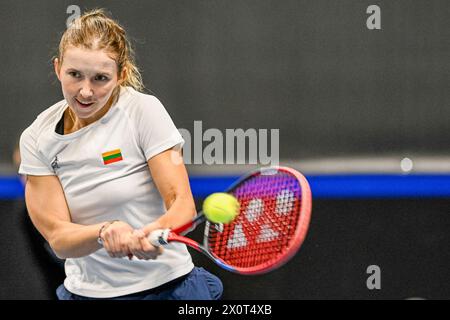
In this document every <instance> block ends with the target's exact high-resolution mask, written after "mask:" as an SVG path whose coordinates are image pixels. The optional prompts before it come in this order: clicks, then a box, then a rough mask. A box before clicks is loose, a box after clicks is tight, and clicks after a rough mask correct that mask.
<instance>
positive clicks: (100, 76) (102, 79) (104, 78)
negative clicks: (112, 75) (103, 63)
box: [95, 75, 108, 81]
mask: <svg viewBox="0 0 450 320" xmlns="http://www.w3.org/2000/svg"><path fill="white" fill-rule="evenodd" d="M95 80H97V81H106V80H108V77H106V76H102V75H99V76H96V77H95Z"/></svg>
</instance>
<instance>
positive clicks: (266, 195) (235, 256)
mask: <svg viewBox="0 0 450 320" xmlns="http://www.w3.org/2000/svg"><path fill="white" fill-rule="evenodd" d="M232 193H233V194H234V196H235V197H236V198H237V199H238V200H239V202H240V203H241V209H240V210H241V211H240V214H239V215H238V217H237V218H236V219H235V220H234V221H233V222H232V223H231V224H228V225H223V228H222V230H221V232H220V231H217V229H216V227H215V226H214V225H212V226H211V227H210V230H209V238H208V243H209V247H210V250H211V251H212V252H213V253H214V254H215V255H216V256H218V257H219V258H221V259H222V260H224V261H225V262H226V263H228V264H230V265H233V266H237V267H242V268H245V267H253V266H257V265H261V264H264V263H268V262H270V261H272V260H274V259H277V257H278V256H279V255H281V254H283V253H284V251H285V250H287V249H288V247H289V246H290V243H291V240H292V238H293V237H294V234H295V231H296V226H297V222H298V220H299V213H300V206H301V198H300V195H301V188H300V185H299V183H298V180H297V179H296V178H295V177H292V176H291V175H290V174H288V173H284V172H278V173H277V174H275V175H257V176H254V177H252V178H251V179H248V180H247V181H245V182H243V183H242V184H240V185H239V186H238V187H237V188H236V189H235V190H232Z"/></svg>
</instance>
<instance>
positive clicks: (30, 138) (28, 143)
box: [19, 127, 55, 176]
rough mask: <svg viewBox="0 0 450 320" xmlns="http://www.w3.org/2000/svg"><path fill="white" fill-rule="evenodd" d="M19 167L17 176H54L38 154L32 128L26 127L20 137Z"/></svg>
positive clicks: (35, 137)
mask: <svg viewBox="0 0 450 320" xmlns="http://www.w3.org/2000/svg"><path fill="white" fill-rule="evenodd" d="M20 159H21V162H20V167H19V174H27V175H36V176H48V175H55V173H54V172H53V170H52V169H51V167H49V166H48V165H47V164H46V161H45V159H43V158H42V156H41V155H40V153H39V152H38V147H37V136H36V134H35V133H34V131H33V127H28V128H27V129H25V131H24V132H23V133H22V135H21V136H20Z"/></svg>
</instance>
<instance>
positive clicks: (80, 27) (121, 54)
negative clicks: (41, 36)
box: [55, 9, 145, 91]
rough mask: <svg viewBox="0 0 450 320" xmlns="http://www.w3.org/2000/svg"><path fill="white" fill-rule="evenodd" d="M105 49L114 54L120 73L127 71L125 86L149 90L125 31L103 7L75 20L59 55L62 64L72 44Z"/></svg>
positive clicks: (63, 41) (67, 32)
mask: <svg viewBox="0 0 450 320" xmlns="http://www.w3.org/2000/svg"><path fill="white" fill-rule="evenodd" d="M69 46H73V47H83V48H86V49H100V50H102V49H104V50H106V51H107V52H109V53H111V54H113V56H114V59H115V60H116V63H117V67H118V75H120V74H122V70H125V71H124V77H123V78H122V82H121V84H120V85H121V86H130V87H132V88H134V89H135V90H137V91H143V90H144V89H145V87H144V84H143V82H142V76H141V73H140V71H139V69H138V68H137V66H136V64H135V62H134V51H133V48H132V47H131V44H130V42H129V41H128V39H127V36H126V33H125V30H124V29H123V27H122V26H120V25H119V24H118V23H117V22H116V21H114V20H113V19H112V18H110V17H108V16H107V14H106V13H105V11H104V10H103V9H94V10H91V11H88V12H86V13H84V14H83V15H82V16H80V17H79V18H77V19H75V20H74V21H73V22H72V23H71V24H70V25H69V27H68V28H67V30H66V31H65V32H64V33H63V35H62V37H61V41H60V43H59V47H58V53H57V55H56V57H55V58H58V59H59V62H60V65H62V61H63V59H64V52H65V50H66V49H67V48H68V47H69Z"/></svg>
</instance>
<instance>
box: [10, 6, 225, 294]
mask: <svg viewBox="0 0 450 320" xmlns="http://www.w3.org/2000/svg"><path fill="white" fill-rule="evenodd" d="M133 61H134V60H133V56H132V50H131V47H130V44H129V41H128V40H127V38H126V34H125V31H124V29H123V28H122V27H121V26H120V25H119V24H118V23H117V22H116V21H114V20H113V19H111V18H110V17H109V16H108V15H106V14H105V12H104V11H103V10H94V11H90V12H87V13H85V14H84V15H82V16H81V17H80V18H78V19H77V20H75V21H74V22H73V23H72V24H71V25H70V27H69V28H68V29H67V30H66V31H65V32H64V34H63V36H62V38H61V41H60V45H59V52H58V54H57V56H56V57H55V58H54V68H55V72H56V75H57V77H58V79H59V81H60V82H61V88H62V93H63V96H64V100H62V101H60V102H58V103H56V104H54V105H53V106H51V107H50V108H48V109H46V110H45V111H44V112H42V113H41V114H40V115H38V117H37V119H36V120H35V121H34V122H33V123H32V124H31V126H29V127H28V128H27V129H26V130H25V131H24V132H23V133H22V136H21V140H20V153H21V166H20V169H19V173H20V174H25V175H27V182H26V191H25V199H26V204H27V208H28V211H29V215H30V217H31V220H32V222H33V224H34V225H35V226H36V228H37V229H38V230H39V232H40V233H41V234H42V235H43V236H44V238H45V239H46V240H47V241H48V243H49V244H50V246H51V247H52V249H53V250H54V252H55V253H56V254H57V255H58V257H60V258H63V259H66V263H65V272H66V279H65V281H64V284H63V285H61V286H60V287H59V288H58V290H57V295H58V298H59V299H68V300H70V299H92V298H94V299H95V298H117V299H205V300H206V299H218V298H219V297H220V296H221V293H222V284H221V282H220V280H219V279H218V278H217V277H216V276H214V275H212V274H210V273H209V272H207V271H205V270H204V269H202V268H196V267H194V265H193V263H192V259H191V256H190V254H189V252H188V251H187V249H186V247H185V246H184V245H182V244H176V243H174V244H170V245H168V246H166V247H164V249H159V248H155V247H153V246H152V245H151V244H150V243H149V241H148V240H147V238H146V236H147V235H148V234H149V233H150V232H151V231H152V230H155V229H161V228H175V227H177V226H180V225H182V224H184V223H186V222H187V221H189V220H191V219H192V218H193V217H194V216H195V214H196V211H195V205H194V200H193V197H192V194H191V190H190V187H189V181H188V176H187V172H186V169H185V166H184V164H183V163H182V161H179V160H180V158H181V152H180V150H181V147H182V145H183V142H184V141H183V139H182V137H181V135H180V134H179V132H178V130H177V129H176V127H175V125H174V124H173V122H172V120H171V118H170V116H169V114H168V113H167V112H166V110H165V108H164V107H163V105H162V104H161V103H160V101H159V100H158V99H157V98H155V97H154V96H151V95H147V94H144V93H142V92H141V91H142V88H143V85H142V81H141V77H140V74H139V71H138V69H137V67H136V66H135V64H134V62H133ZM174 157H178V159H175V158H174Z"/></svg>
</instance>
